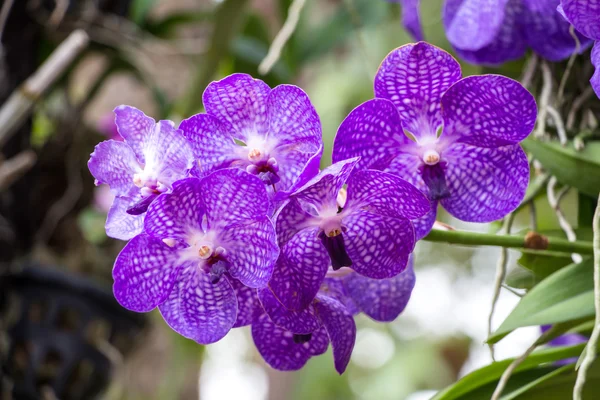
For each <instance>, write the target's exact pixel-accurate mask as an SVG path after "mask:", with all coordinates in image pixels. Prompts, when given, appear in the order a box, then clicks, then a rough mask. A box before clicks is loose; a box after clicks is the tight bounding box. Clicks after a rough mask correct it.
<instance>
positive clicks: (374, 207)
mask: <svg viewBox="0 0 600 400" xmlns="http://www.w3.org/2000/svg"><path fill="white" fill-rule="evenodd" d="M357 162H358V160H357V159H349V160H344V161H339V162H337V163H335V164H333V165H332V166H330V167H328V168H326V169H324V170H323V171H322V172H321V173H320V174H319V175H318V176H316V177H315V178H313V179H312V180H311V181H309V182H308V183H306V184H305V185H304V186H303V187H301V188H299V189H298V190H297V191H295V192H294V193H293V194H292V195H291V197H290V199H289V201H288V203H287V204H286V205H285V206H284V207H283V209H282V210H281V212H280V213H279V215H278V217H277V236H278V242H279V245H280V247H281V249H282V256H281V257H280V259H279V260H278V262H277V265H276V267H275V270H274V272H273V277H272V279H271V281H270V282H269V287H270V288H271V290H272V291H273V293H274V294H275V295H276V297H277V298H278V299H279V300H280V301H281V302H282V304H283V305H284V306H286V307H287V308H289V309H292V310H301V309H303V308H305V307H307V306H308V305H309V304H310V303H311V302H312V300H313V298H314V297H315V295H316V294H317V292H318V290H319V288H320V287H321V284H322V282H323V279H324V278H325V275H326V273H327V268H328V267H329V266H330V265H331V266H333V269H334V270H338V269H340V268H341V267H350V266H351V267H352V269H353V270H354V271H356V272H357V273H358V274H361V275H364V276H366V277H370V278H374V279H383V278H390V277H393V276H396V275H397V274H399V273H400V272H402V271H403V270H404V269H405V268H406V265H407V262H408V257H409V255H410V253H411V252H412V250H413V248H414V245H415V234H414V229H413V226H412V224H411V222H410V220H411V219H416V218H419V217H421V216H422V215H424V214H425V213H427V212H428V211H429V202H428V201H427V199H426V198H425V196H424V195H423V194H422V193H420V192H419V190H417V189H416V188H415V187H414V186H412V185H411V184H409V183H408V182H406V181H403V180H402V179H399V178H397V177H395V176H393V175H391V174H387V173H383V172H380V171H359V172H356V173H355V174H354V175H353V176H352V178H350V174H351V173H352V171H353V169H354V167H355V166H356V164H357ZM346 182H348V191H347V201H346V202H345V204H342V206H341V207H340V203H338V195H339V193H340V190H341V189H342V186H343V185H344V183H346Z"/></svg>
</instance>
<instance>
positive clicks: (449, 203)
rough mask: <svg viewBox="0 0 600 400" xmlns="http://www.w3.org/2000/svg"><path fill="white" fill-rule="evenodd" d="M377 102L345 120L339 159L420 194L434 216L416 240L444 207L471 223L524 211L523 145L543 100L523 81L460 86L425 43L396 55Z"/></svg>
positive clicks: (452, 68) (378, 85)
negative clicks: (356, 160)
mask: <svg viewBox="0 0 600 400" xmlns="http://www.w3.org/2000/svg"><path fill="white" fill-rule="evenodd" d="M375 97H376V98H375V99H373V100H369V101H367V102H365V103H363V104H362V105H360V106H358V107H357V108H356V109H354V110H353V111H352V112H351V113H350V115H348V117H346V119H345V120H344V121H343V122H342V124H341V126H340V128H339V130H338V132H337V135H336V137H335V140H334V145H333V160H334V162H335V161H339V160H344V159H347V158H350V157H356V156H360V157H361V159H360V161H359V167H358V168H359V169H367V168H369V169H375V170H382V171H385V172H388V173H391V174H394V175H397V176H399V177H401V178H403V179H406V180H407V181H408V182H410V183H412V184H413V185H415V186H416V187H417V188H419V189H421V190H422V191H423V192H424V193H425V194H426V195H427V197H428V198H429V200H430V201H431V211H430V212H429V213H428V214H427V215H426V216H424V217H423V218H421V219H419V220H418V221H414V225H415V230H416V234H417V239H420V238H422V237H424V236H425V235H426V234H427V233H428V232H429V231H430V230H431V228H432V226H433V223H434V221H435V217H436V212H437V205H438V203H441V204H442V206H443V207H444V208H445V209H446V210H447V211H448V212H449V213H450V214H452V215H453V216H455V217H456V218H458V219H461V220H463V221H469V222H491V221H494V220H497V219H500V218H502V217H504V216H505V215H506V214H508V213H509V212H511V211H512V210H514V209H515V208H516V207H517V206H518V205H519V204H520V202H521V200H522V199H523V197H524V195H525V190H526V188H527V184H528V181H529V164H528V162H527V156H526V155H525V153H524V152H523V150H522V149H521V147H520V146H519V144H518V143H519V142H520V141H521V140H523V139H525V138H526V137H527V136H528V135H529V133H531V131H532V130H533V127H534V125H535V120H536V116H537V108H536V104H535V99H534V98H533V96H532V95H531V94H530V93H529V92H528V91H527V90H526V89H525V88H523V86H522V85H521V84H520V83H518V82H516V81H514V80H512V79H509V78H506V77H503V76H499V75H482V76H470V77H467V78H463V79H461V70H460V66H459V64H458V62H456V60H455V59H454V58H452V56H451V55H450V54H448V53H447V52H445V51H443V50H441V49H439V48H437V47H435V46H432V45H430V44H428V43H424V42H420V43H417V44H410V45H406V46H402V47H400V48H398V49H396V50H394V51H392V52H391V53H390V54H389V55H388V56H387V58H386V59H385V60H384V61H383V63H382V64H381V67H380V68H379V71H378V72H377V75H376V77H375ZM405 132H407V133H408V135H407V134H405ZM409 135H410V136H411V138H409Z"/></svg>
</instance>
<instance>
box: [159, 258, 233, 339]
mask: <svg viewBox="0 0 600 400" xmlns="http://www.w3.org/2000/svg"><path fill="white" fill-rule="evenodd" d="M159 309H160V313H161V314H162V316H163V318H164V319H165V321H166V322H167V324H169V326H170V327H171V328H172V329H173V330H174V331H175V332H177V333H179V334H180V335H182V336H185V337H186V338H188V339H192V340H195V341H196V342H198V343H200V344H209V343H214V342H216V341H218V340H220V339H222V338H223V337H224V336H225V335H226V334H227V332H229V330H230V329H231V328H232V327H233V324H234V323H235V321H236V317H237V311H238V307H237V299H236V294H235V292H234V290H233V288H232V287H231V284H230V283H229V281H228V280H227V279H226V278H222V279H220V280H219V281H218V282H217V283H211V281H210V278H209V275H208V274H206V273H204V272H202V271H200V270H199V269H198V267H197V266H196V265H190V266H188V267H187V268H185V269H183V270H182V271H181V272H180V275H179V279H178V282H177V285H176V286H175V287H174V288H173V290H172V291H171V295H170V296H169V298H168V299H167V301H165V302H164V303H162V304H161V305H160V306H159Z"/></svg>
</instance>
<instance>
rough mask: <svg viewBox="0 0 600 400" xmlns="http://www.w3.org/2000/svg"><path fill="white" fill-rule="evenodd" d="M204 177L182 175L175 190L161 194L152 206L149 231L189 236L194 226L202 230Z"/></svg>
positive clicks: (167, 236) (146, 225)
mask: <svg viewBox="0 0 600 400" xmlns="http://www.w3.org/2000/svg"><path fill="white" fill-rule="evenodd" d="M200 186H201V184H200V180H198V179H196V178H187V179H182V180H180V181H178V182H177V184H176V185H175V188H174V189H173V192H172V193H169V194H163V195H161V196H159V197H158V198H157V199H156V200H155V201H154V202H153V203H152V204H151V205H150V207H148V212H147V214H146V218H145V221H144V229H145V231H146V232H147V233H148V234H150V235H153V236H156V237H159V238H161V239H177V240H185V239H186V237H187V235H188V234H189V232H190V231H191V230H198V231H201V230H202V216H203V214H204V210H203V207H204V203H203V202H202V196H201V192H200Z"/></svg>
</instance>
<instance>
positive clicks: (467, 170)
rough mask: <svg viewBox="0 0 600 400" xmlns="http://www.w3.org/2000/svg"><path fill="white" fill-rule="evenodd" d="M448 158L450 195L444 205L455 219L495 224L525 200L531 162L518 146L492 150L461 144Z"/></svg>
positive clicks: (450, 150)
mask: <svg viewBox="0 0 600 400" xmlns="http://www.w3.org/2000/svg"><path fill="white" fill-rule="evenodd" d="M445 157H446V159H447V160H448V167H447V169H446V180H447V182H448V189H449V190H450V196H449V197H448V198H445V199H442V201H441V202H442V205H443V206H444V208H445V209H446V210H447V211H448V212H449V213H450V214H452V215H453V216H455V217H456V218H459V219H461V220H463V221H468V222H491V221H495V220H498V219H500V218H503V217H504V216H505V215H506V214H508V213H509V212H511V211H513V210H514V209H515V208H516V207H517V206H518V205H519V204H520V203H521V201H522V200H523V197H524V196H525V191H526V189H527V184H528V182H529V163H528V162H527V155H526V154H525V152H524V151H523V150H522V149H521V147H520V146H519V145H512V146H504V147H499V148H496V149H489V148H481V147H474V146H470V145H467V144H458V145H455V146H453V147H452V148H451V149H449V150H448V151H447V152H446V153H445Z"/></svg>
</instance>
